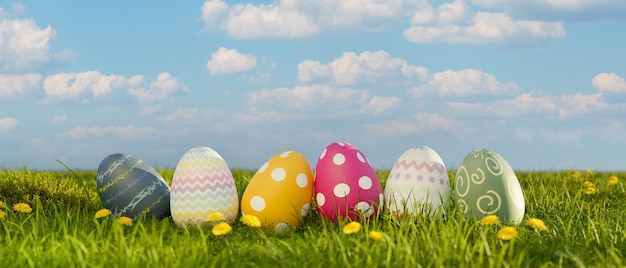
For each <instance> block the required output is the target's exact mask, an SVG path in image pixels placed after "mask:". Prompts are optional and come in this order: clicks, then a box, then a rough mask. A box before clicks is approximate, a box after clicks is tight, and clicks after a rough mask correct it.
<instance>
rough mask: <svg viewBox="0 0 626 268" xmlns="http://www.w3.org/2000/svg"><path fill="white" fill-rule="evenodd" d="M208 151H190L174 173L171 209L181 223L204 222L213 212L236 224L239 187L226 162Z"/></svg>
mask: <svg viewBox="0 0 626 268" xmlns="http://www.w3.org/2000/svg"><path fill="white" fill-rule="evenodd" d="M205 149H206V148H202V147H198V148H193V149H191V150H190V151H189V152H187V153H186V154H185V155H184V156H183V157H182V158H181V161H180V162H179V163H178V165H177V166H176V170H175V171H174V177H173V178H172V190H171V197H170V201H171V208H170V209H171V212H172V218H173V219H174V220H175V221H176V222H178V223H182V222H184V223H189V224H195V223H201V222H202V221H204V219H205V218H206V217H208V216H209V215H210V214H211V213H214V212H220V213H222V215H224V218H226V220H227V221H233V220H234V219H235V218H236V217H237V213H238V212H239V198H238V195H237V188H236V186H235V181H234V179H233V175H232V173H231V172H230V169H229V168H228V166H227V165H226V162H225V161H224V160H223V159H221V158H218V157H216V156H213V155H211V153H210V151H208V150H205Z"/></svg>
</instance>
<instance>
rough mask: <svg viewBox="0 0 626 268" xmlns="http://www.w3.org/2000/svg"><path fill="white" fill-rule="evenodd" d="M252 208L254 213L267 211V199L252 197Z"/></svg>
mask: <svg viewBox="0 0 626 268" xmlns="http://www.w3.org/2000/svg"><path fill="white" fill-rule="evenodd" d="M250 207H252V209H254V211H263V210H264V209H265V199H263V197H260V196H258V195H256V196H254V197H252V199H250Z"/></svg>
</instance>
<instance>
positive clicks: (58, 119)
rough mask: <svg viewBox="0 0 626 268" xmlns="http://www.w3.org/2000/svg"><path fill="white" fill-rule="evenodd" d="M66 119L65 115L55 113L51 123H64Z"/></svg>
mask: <svg viewBox="0 0 626 268" xmlns="http://www.w3.org/2000/svg"><path fill="white" fill-rule="evenodd" d="M66 121H67V115H65V114H64V115H55V116H53V117H52V123H55V124H58V123H64V122H66Z"/></svg>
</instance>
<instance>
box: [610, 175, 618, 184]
mask: <svg viewBox="0 0 626 268" xmlns="http://www.w3.org/2000/svg"><path fill="white" fill-rule="evenodd" d="M618 183H619V179H618V178H617V176H611V177H609V185H617V184H618Z"/></svg>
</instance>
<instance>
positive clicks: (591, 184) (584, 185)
mask: <svg viewBox="0 0 626 268" xmlns="http://www.w3.org/2000/svg"><path fill="white" fill-rule="evenodd" d="M583 187H593V182H590V181H585V182H583Z"/></svg>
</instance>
